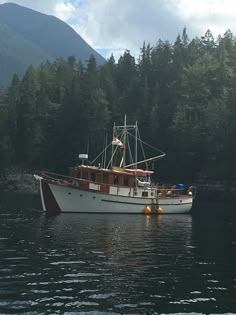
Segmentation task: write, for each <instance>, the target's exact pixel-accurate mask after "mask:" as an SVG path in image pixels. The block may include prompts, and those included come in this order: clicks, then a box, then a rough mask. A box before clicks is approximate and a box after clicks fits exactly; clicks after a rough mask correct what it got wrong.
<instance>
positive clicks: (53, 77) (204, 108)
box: [0, 29, 236, 181]
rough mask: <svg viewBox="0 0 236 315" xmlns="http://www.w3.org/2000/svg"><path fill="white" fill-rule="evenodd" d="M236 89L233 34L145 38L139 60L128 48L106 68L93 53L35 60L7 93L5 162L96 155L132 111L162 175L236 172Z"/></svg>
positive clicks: (44, 163)
mask: <svg viewBox="0 0 236 315" xmlns="http://www.w3.org/2000/svg"><path fill="white" fill-rule="evenodd" d="M235 91H236V42H235V38H234V36H233V34H232V33H231V32H230V31H227V32H226V33H225V34H224V36H222V37H220V36H219V37H218V38H217V40H215V39H214V38H213V36H212V34H211V32H210V31H209V30H208V31H207V32H206V34H205V35H204V36H202V37H201V38H200V39H199V38H194V39H192V40H191V41H190V40H189V39H188V36H187V32H186V29H184V30H183V34H182V36H180V35H179V36H178V37H177V39H176V41H175V42H174V43H173V44H171V43H170V42H168V41H165V42H164V41H162V40H159V41H158V42H157V44H156V45H155V46H153V47H151V46H150V44H146V43H144V44H143V47H142V49H141V51H140V56H139V58H138V59H137V61H135V58H134V57H133V56H132V55H131V54H130V52H129V51H125V52H124V54H123V55H122V56H121V57H120V58H119V60H118V62H117V63H116V62H115V59H114V57H113V56H111V57H110V58H109V59H108V60H107V63H106V64H104V65H102V66H101V65H100V66H98V65H97V63H96V60H95V58H94V57H93V56H91V57H90V58H89V59H88V61H87V63H86V64H85V65H84V64H82V63H80V62H78V61H77V60H76V58H75V57H69V58H68V59H67V60H65V59H63V58H58V59H56V60H55V61H54V62H47V63H45V64H42V65H40V66H39V67H38V68H37V69H34V68H33V67H32V66H30V67H29V68H28V69H27V71H26V72H25V75H24V77H23V78H22V79H19V78H18V77H17V76H14V77H13V79H12V82H11V84H10V86H9V87H8V89H7V90H5V91H4V92H3V93H2V95H1V98H0V132H1V138H0V157H1V158H0V165H1V167H4V166H9V165H23V166H26V167H34V168H45V167H47V168H51V169H52V168H54V169H55V168H56V169H59V168H60V169H63V167H68V166H69V165H71V164H75V163H77V156H78V153H86V152H88V153H89V156H90V158H91V159H92V158H93V157H94V156H96V155H97V154H98V153H99V152H100V151H101V149H102V147H103V141H104V138H105V135H106V134H107V132H108V131H109V132H111V130H112V125H113V122H114V121H115V122H117V123H122V120H123V117H124V114H127V117H128V121H130V122H132V123H133V122H134V121H135V120H137V121H138V124H139V126H140V129H141V134H142V138H143V139H145V141H147V142H149V143H151V144H152V145H153V146H154V147H158V148H160V149H162V150H164V151H166V153H167V158H166V159H165V160H163V161H161V162H158V163H157V165H155V167H156V169H157V170H158V175H159V178H160V179H162V180H170V179H172V180H173V179H174V180H180V181H181V180H193V179H194V178H197V177H199V176H201V177H202V176H204V177H209V178H218V179H233V178H234V179H235V177H236V172H235V170H234V169H235V168H234V156H235V154H236V146H235V145H234V142H235V141H234V140H235V137H236V106H235V103H236V93H235ZM176 165H177V167H176ZM160 166H161V167H160ZM159 168H160V169H159Z"/></svg>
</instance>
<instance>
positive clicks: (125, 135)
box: [123, 114, 127, 168]
mask: <svg viewBox="0 0 236 315" xmlns="http://www.w3.org/2000/svg"><path fill="white" fill-rule="evenodd" d="M126 137H127V125H126V114H125V119H124V139H123V144H124V149H123V168H125V155H126Z"/></svg>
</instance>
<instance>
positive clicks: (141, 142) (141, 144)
mask: <svg viewBox="0 0 236 315" xmlns="http://www.w3.org/2000/svg"><path fill="white" fill-rule="evenodd" d="M138 136H139V140H140V146H141V150H142V153H143V156H144V158H145V160H146V159H147V158H146V154H145V152H144V149H143V141H142V140H141V138H140V133H139V130H138ZM145 165H146V168H147V169H148V164H147V162H145Z"/></svg>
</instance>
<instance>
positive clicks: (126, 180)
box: [124, 176, 129, 186]
mask: <svg viewBox="0 0 236 315" xmlns="http://www.w3.org/2000/svg"><path fill="white" fill-rule="evenodd" d="M124 186H129V176H124Z"/></svg>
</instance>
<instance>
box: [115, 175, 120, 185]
mask: <svg viewBox="0 0 236 315" xmlns="http://www.w3.org/2000/svg"><path fill="white" fill-rule="evenodd" d="M114 184H115V185H118V184H119V176H118V175H115V176H114Z"/></svg>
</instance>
